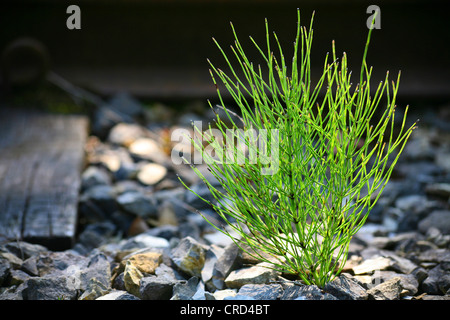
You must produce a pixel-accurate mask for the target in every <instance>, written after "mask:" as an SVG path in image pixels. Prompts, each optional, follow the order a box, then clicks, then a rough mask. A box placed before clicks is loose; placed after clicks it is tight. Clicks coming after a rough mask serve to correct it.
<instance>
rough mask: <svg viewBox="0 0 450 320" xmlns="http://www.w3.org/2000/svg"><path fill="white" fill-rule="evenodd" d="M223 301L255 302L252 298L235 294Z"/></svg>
mask: <svg viewBox="0 0 450 320" xmlns="http://www.w3.org/2000/svg"><path fill="white" fill-rule="evenodd" d="M223 300H239V301H241V300H256V299H255V298H253V297H250V296H244V295H242V294H237V295H235V296H228V297H225V298H223Z"/></svg>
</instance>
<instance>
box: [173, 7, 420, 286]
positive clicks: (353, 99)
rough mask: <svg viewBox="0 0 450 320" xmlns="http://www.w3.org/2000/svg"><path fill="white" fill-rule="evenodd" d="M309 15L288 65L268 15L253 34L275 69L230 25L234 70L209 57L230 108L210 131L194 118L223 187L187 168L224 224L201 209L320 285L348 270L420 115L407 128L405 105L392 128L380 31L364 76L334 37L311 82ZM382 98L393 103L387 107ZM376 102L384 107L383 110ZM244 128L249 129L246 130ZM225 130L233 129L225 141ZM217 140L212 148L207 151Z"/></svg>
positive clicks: (391, 90) (237, 237)
mask: <svg viewBox="0 0 450 320" xmlns="http://www.w3.org/2000/svg"><path fill="white" fill-rule="evenodd" d="M313 18H314V15H313V16H312V18H311V23H310V26H309V29H307V28H306V27H304V26H301V25H300V11H298V12H297V19H298V21H297V24H298V26H297V34H296V38H295V42H294V50H293V57H292V62H291V64H290V70H289V68H288V66H287V64H286V63H287V60H286V58H285V56H284V53H283V50H282V48H281V45H280V42H279V41H278V38H277V35H276V33H273V37H274V39H275V45H276V51H277V54H276V53H274V52H273V51H272V49H271V41H273V40H272V38H271V37H270V36H269V27H268V22H267V19H266V21H265V29H266V44H265V45H266V47H265V48H264V47H262V46H259V45H258V44H257V43H256V42H255V41H254V39H253V38H252V37H250V40H251V42H252V43H253V44H254V46H255V47H256V49H257V50H258V51H259V53H260V54H261V57H262V59H263V60H264V62H265V65H264V67H267V69H266V72H267V73H263V67H262V66H261V65H255V64H253V63H252V62H251V61H250V60H249V58H248V57H247V55H246V54H245V52H244V50H243V47H242V45H241V42H240V41H239V39H238V36H237V33H236V31H235V28H234V26H233V24H231V28H232V32H233V34H234V37H235V41H234V45H232V46H231V50H232V53H233V56H234V58H236V61H237V67H234V66H233V64H232V63H231V59H229V57H228V56H227V54H226V53H225V51H224V50H223V49H222V47H221V46H220V45H219V43H218V42H217V41H216V40H214V39H213V40H214V42H215V43H216V45H217V47H218V48H219V50H220V51H221V53H222V55H223V57H224V58H225V61H226V64H227V67H228V68H229V73H228V74H227V73H225V72H224V71H223V70H222V69H219V68H216V67H215V66H214V65H213V64H212V63H211V62H209V63H210V66H211V69H210V73H211V76H212V80H213V82H214V84H215V85H216V87H217V93H218V98H219V100H220V102H221V105H222V108H223V109H224V111H225V114H226V117H223V116H222V117H220V116H219V115H218V114H216V119H215V127H214V128H213V127H212V126H211V125H210V126H209V130H207V131H205V132H201V131H200V130H199V129H198V128H196V127H194V130H196V134H198V135H200V136H201V137H202V139H203V140H204V141H208V142H209V143H210V144H209V145H204V144H202V143H199V142H198V141H196V140H195V139H192V141H193V143H194V145H195V148H196V149H197V150H198V151H200V152H201V153H202V156H203V157H204V159H205V161H206V163H207V165H208V168H209V171H210V172H211V173H212V174H213V175H214V176H215V178H216V179H217V180H218V181H219V183H220V186H217V185H214V184H212V183H211V182H209V181H208V180H207V179H206V178H205V176H204V175H203V174H202V173H201V172H200V171H199V170H198V168H196V167H195V166H194V165H192V164H191V167H192V168H193V170H194V171H195V172H196V174H197V175H198V176H199V177H200V178H201V179H202V180H203V182H204V183H205V184H206V186H207V187H208V188H209V190H210V192H211V194H212V196H213V197H214V198H215V200H216V201H209V200H208V199H205V198H202V197H201V196H200V195H198V194H197V196H199V197H200V198H201V199H202V200H204V201H206V202H207V203H208V204H209V205H210V206H211V207H212V208H213V209H214V210H215V211H216V212H217V213H218V214H219V215H220V217H221V218H222V219H223V221H224V225H222V226H221V225H215V224H214V223H212V222H210V221H209V220H208V219H207V218H206V217H204V218H205V219H206V220H207V221H208V222H210V223H211V224H212V225H213V226H214V227H215V228H216V229H217V230H219V231H221V232H223V233H224V234H226V235H228V236H229V237H230V238H232V239H233V241H234V242H235V243H236V244H237V245H238V246H240V247H241V248H242V249H243V250H245V251H247V252H248V253H249V254H250V255H252V256H254V257H256V258H258V259H260V260H262V261H265V262H269V263H270V265H271V266H272V268H274V269H277V270H280V271H283V272H286V273H292V274H295V275H296V276H298V277H299V278H300V279H302V280H303V281H304V282H305V283H306V284H315V285H318V286H319V287H323V286H324V285H325V284H326V283H327V282H329V281H331V280H333V279H334V278H335V277H336V276H337V275H339V273H340V272H341V271H342V269H343V267H344V264H345V262H346V259H347V254H348V247H349V243H350V240H351V239H352V236H353V235H354V234H355V233H356V232H357V231H358V230H359V229H360V228H361V227H362V225H363V224H364V222H365V221H366V219H367V217H368V215H369V213H370V210H371V209H372V208H373V207H374V205H375V203H376V202H377V200H378V198H379V197H380V195H381V192H382V191H383V189H384V187H385V185H386V183H387V182H388V180H389V178H390V176H391V173H392V170H393V168H394V165H395V164H396V162H397V160H398V158H399V156H400V154H401V152H402V150H403V148H404V146H405V143H406V141H407V140H408V138H409V136H410V134H411V132H412V130H413V129H414V128H415V124H414V125H412V126H411V127H409V128H407V127H406V126H405V120H406V113H407V110H408V107H406V109H405V112H404V114H403V115H402V116H403V119H402V121H401V126H400V129H399V130H398V131H397V133H394V117H395V108H396V105H395V101H396V96H397V91H398V85H399V79H400V73H399V75H398V77H397V80H396V81H392V83H391V84H389V79H388V76H389V73H387V74H386V77H385V79H384V81H381V82H380V83H379V84H378V86H377V87H376V90H375V94H374V95H373V96H372V95H371V86H370V80H371V75H372V68H371V67H370V68H369V67H368V66H367V63H366V55H367V52H368V46H369V42H370V36H371V31H372V30H369V33H368V37H367V42H366V46H365V50H364V55H363V58H362V66H361V72H360V79H359V80H360V81H359V84H358V85H356V86H353V85H352V83H351V72H349V71H348V69H347V55H346V54H345V53H344V54H343V56H342V58H341V59H340V62H339V59H338V58H337V56H336V50H335V45H334V41H333V43H332V53H331V57H330V54H329V53H327V55H326V57H325V62H324V64H323V72H322V75H321V76H320V78H319V80H318V81H317V83H316V84H315V85H313V83H312V81H311V62H310V56H311V44H312V38H313V29H312V22H313ZM330 58H331V61H330ZM208 61H209V60H208ZM239 73H240V75H239ZM216 77H217V78H218V79H220V80H221V82H222V83H223V85H224V86H225V88H226V89H227V90H228V92H229V93H230V95H231V97H232V98H233V100H234V102H235V103H236V105H237V106H238V107H239V110H240V116H239V117H238V120H236V117H232V112H231V111H230V110H229V109H228V108H227V107H226V106H225V103H224V100H223V98H222V96H221V93H220V89H219V87H218V85H217V81H216ZM384 96H385V101H383V100H382V98H383V97H384ZM382 103H383V104H385V108H384V109H382V110H381V112H380V111H379V110H378V109H379V106H380V104H382ZM210 106H211V107H212V105H211V103H210ZM213 110H214V108H213ZM376 111H379V112H380V116H379V117H375V114H376ZM376 118H377V119H378V120H377V119H376ZM225 120H226V121H225ZM230 129H233V130H230ZM239 129H243V130H244V131H245V132H251V133H252V134H242V132H243V131H242V130H239ZM214 132H215V134H214ZM261 132H264V133H265V134H264V137H263V136H262V134H261ZM255 133H256V134H255ZM268 133H270V134H268ZM219 136H221V137H226V138H223V139H222V141H220V139H218V137H219ZM262 138H267V139H265V140H267V141H266V143H262V144H261V143H260V144H257V143H256V141H257V140H258V139H259V140H261V139H262ZM263 140H264V139H263ZM269 140H270V142H271V143H272V144H276V145H277V148H272V151H271V153H272V154H271V156H274V154H273V153H275V152H276V153H277V154H276V156H277V159H278V160H279V163H278V164H277V165H278V168H277V170H272V171H269V173H271V174H267V171H265V169H267V161H263V160H264V159H265V157H267V156H268V150H267V145H268V141H269ZM234 141H238V142H239V143H236V144H234ZM211 146H213V148H214V151H215V154H216V156H215V157H212V156H211V149H208V148H211ZM258 146H259V148H258ZM244 155H247V157H246V156H244ZM252 155H253V156H252ZM182 183H183V182H182ZM183 184H184V183H183ZM184 185H185V186H186V187H187V188H189V187H188V186H187V185H186V184H184ZM190 190H191V191H192V192H194V193H195V191H193V190H192V189H190ZM225 225H228V226H229V227H228V229H227V228H225ZM230 228H231V229H230ZM230 230H233V231H234V232H233V233H232V232H230Z"/></svg>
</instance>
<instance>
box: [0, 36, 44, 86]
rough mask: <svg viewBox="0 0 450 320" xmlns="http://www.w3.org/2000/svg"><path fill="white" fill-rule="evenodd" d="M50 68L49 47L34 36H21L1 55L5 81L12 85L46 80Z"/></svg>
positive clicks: (6, 83)
mask: <svg viewBox="0 0 450 320" xmlns="http://www.w3.org/2000/svg"><path fill="white" fill-rule="evenodd" d="M49 68H50V58H49V54H48V51H47V48H46V47H45V46H44V44H42V43H41V42H40V41H38V40H36V39H33V38H19V39H17V40H15V41H13V42H12V43H11V44H9V45H8V46H7V47H6V48H5V50H4V51H3V53H2V56H1V73H2V78H3V82H4V84H5V85H7V86H10V87H23V86H28V85H34V84H37V83H39V82H40V81H42V80H44V79H45V78H46V76H47V73H48V71H49Z"/></svg>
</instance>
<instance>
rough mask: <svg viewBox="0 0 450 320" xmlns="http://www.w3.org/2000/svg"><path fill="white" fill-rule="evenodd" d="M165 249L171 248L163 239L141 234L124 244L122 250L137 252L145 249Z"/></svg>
mask: <svg viewBox="0 0 450 320" xmlns="http://www.w3.org/2000/svg"><path fill="white" fill-rule="evenodd" d="M149 247H150V248H155V249H158V248H160V249H164V248H168V247H169V241H167V240H166V239H164V238H161V237H154V236H151V235H150V234H147V233H141V234H138V235H137V236H134V237H132V238H129V239H128V240H126V241H125V242H124V244H123V245H122V247H121V250H136V249H144V248H149Z"/></svg>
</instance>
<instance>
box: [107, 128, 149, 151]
mask: <svg viewBox="0 0 450 320" xmlns="http://www.w3.org/2000/svg"><path fill="white" fill-rule="evenodd" d="M145 135H146V129H145V128H143V127H141V126H139V125H137V124H129V123H119V124H117V125H115V126H114V127H113V128H112V129H111V130H110V132H109V135H108V141H109V142H111V143H113V144H117V145H121V146H125V147H128V146H129V145H130V144H132V143H133V142H134V141H136V140H137V139H139V138H141V137H144V136H145Z"/></svg>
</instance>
